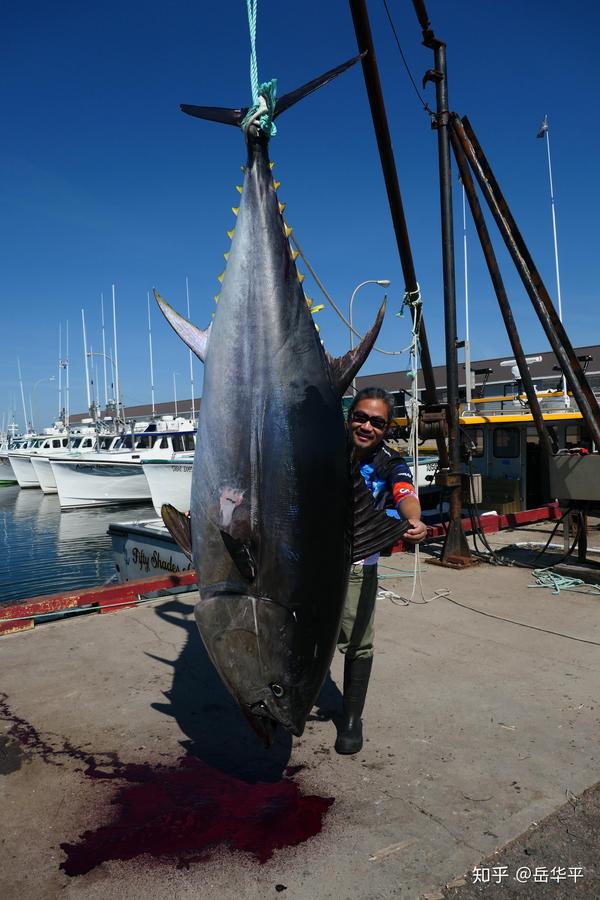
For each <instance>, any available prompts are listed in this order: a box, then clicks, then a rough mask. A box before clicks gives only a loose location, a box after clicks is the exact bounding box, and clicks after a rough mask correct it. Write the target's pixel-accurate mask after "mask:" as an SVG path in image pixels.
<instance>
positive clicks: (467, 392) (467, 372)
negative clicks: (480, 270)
mask: <svg viewBox="0 0 600 900" xmlns="http://www.w3.org/2000/svg"><path fill="white" fill-rule="evenodd" d="M462 209H463V260H464V265H465V396H466V400H467V406H466V412H471V390H472V379H471V341H470V338H469V265H468V259H467V204H466V197H465V186H464V184H463V186H462Z"/></svg>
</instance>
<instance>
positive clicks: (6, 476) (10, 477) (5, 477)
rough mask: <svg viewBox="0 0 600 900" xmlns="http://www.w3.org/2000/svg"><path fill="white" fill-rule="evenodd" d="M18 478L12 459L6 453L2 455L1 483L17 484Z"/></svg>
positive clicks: (0, 458) (0, 457) (0, 459)
mask: <svg viewBox="0 0 600 900" xmlns="http://www.w3.org/2000/svg"><path fill="white" fill-rule="evenodd" d="M16 480H17V476H16V475H15V473H14V472H13V467H12V466H11V464H10V459H9V458H8V456H6V455H5V454H4V455H2V456H0V484H15V482H16Z"/></svg>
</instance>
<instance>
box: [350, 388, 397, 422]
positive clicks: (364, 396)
mask: <svg viewBox="0 0 600 900" xmlns="http://www.w3.org/2000/svg"><path fill="white" fill-rule="evenodd" d="M361 400H383V402H384V403H385V405H386V406H387V410H388V414H387V420H388V424H389V423H390V422H391V420H392V411H393V409H394V398H393V397H392V395H391V394H388V392H387V391H384V389H383V388H379V387H366V388H363V389H362V390H361V391H357V393H356V394H355V395H354V399H353V400H352V403H351V404H350V407H349V409H348V418H350V416H351V415H352V413H353V411H354V409H355V407H356V405H357V404H358V403H360V401H361Z"/></svg>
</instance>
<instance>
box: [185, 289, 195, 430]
mask: <svg viewBox="0 0 600 900" xmlns="http://www.w3.org/2000/svg"><path fill="white" fill-rule="evenodd" d="M185 293H186V296H187V314H188V321H191V316H190V281H189V278H188V276H187V275H186V276H185ZM189 354H190V383H191V386H192V422H193V421H194V419H195V418H196V408H195V406H194V362H193V357H192V351H191V350H190V351H189Z"/></svg>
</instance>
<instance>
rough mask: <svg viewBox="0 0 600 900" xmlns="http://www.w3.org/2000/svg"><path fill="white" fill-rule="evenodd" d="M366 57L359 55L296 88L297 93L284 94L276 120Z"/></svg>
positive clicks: (279, 101)
mask: <svg viewBox="0 0 600 900" xmlns="http://www.w3.org/2000/svg"><path fill="white" fill-rule="evenodd" d="M365 52H366V51H365ZM364 55H365V54H364V53H359V55H358V56H353V57H352V59H347V60H346V62H343V63H342V64H341V65H340V66H336V67H335V69H329V71H328V72H324V73H323V75H319V77H318V78H313V80H312V81H308V82H307V83H306V84H303V85H302V87H299V88H296V90H295V91H290V93H289V94H284V95H283V97H280V98H279V100H278V101H277V103H276V104H275V118H277V116H280V115H281V113H282V112H285V111H286V109H289V108H290V106H293V105H294V104H295V103H298V102H299V101H300V100H304V98H305V97H307V96H308V95H309V94H312V93H313V91H317V90H318V89H319V88H320V87H323V85H324V84H328V82H330V81H333V79H334V78H337V76H338V75H341V74H342V72H345V71H346V69H349V68H350V67H351V66H353V65H354V64H355V63H357V62H358V61H359V59H362V58H363V56H364Z"/></svg>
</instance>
